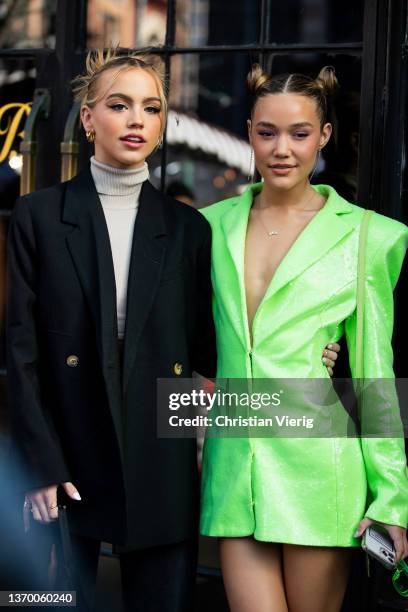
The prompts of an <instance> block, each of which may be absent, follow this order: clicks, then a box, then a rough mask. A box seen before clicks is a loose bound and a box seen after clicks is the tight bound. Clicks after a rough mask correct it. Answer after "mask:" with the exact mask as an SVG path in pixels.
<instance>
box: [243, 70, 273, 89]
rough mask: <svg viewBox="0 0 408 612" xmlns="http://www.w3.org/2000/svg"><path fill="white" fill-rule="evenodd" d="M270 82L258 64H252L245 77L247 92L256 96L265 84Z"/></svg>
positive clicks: (269, 78)
mask: <svg viewBox="0 0 408 612" xmlns="http://www.w3.org/2000/svg"><path fill="white" fill-rule="evenodd" d="M270 80H271V77H270V76H269V75H268V74H267V73H266V72H265V71H264V70H263V69H262V68H261V66H260V65H259V64H253V66H252V68H251V70H250V71H249V72H248V76H247V81H246V82H247V87H248V90H249V92H250V93H251V94H252V95H254V96H256V95H258V94H259V93H260V91H261V90H262V88H263V87H264V85H265V84H266V83H268V82H269V81H270Z"/></svg>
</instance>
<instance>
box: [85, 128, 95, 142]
mask: <svg viewBox="0 0 408 612" xmlns="http://www.w3.org/2000/svg"><path fill="white" fill-rule="evenodd" d="M85 135H86V139H87V141H88V142H95V132H94V130H88V131H87V132H86V133H85Z"/></svg>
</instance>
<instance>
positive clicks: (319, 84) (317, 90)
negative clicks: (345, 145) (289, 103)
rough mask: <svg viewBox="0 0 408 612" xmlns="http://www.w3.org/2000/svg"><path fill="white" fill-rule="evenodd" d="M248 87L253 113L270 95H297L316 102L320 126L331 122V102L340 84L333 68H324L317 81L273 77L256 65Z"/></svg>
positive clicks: (291, 76) (294, 74)
mask: <svg viewBox="0 0 408 612" xmlns="http://www.w3.org/2000/svg"><path fill="white" fill-rule="evenodd" d="M247 86H248V89H249V91H250V93H251V94H252V96H253V103H252V111H251V114H253V111H254V108H255V105H256V103H257V101H258V100H259V98H262V97H264V96H267V95H268V94H278V93H296V94H300V95H302V96H307V97H308V98H312V99H314V100H315V102H316V105H317V112H318V116H319V119H320V125H321V127H323V125H324V124H325V123H327V121H329V120H330V101H331V98H332V97H333V95H334V94H335V93H336V91H337V89H338V87H339V82H338V80H337V77H336V73H335V70H334V68H333V66H324V68H322V69H321V70H320V72H319V74H318V75H317V77H316V78H315V79H313V78H311V77H309V76H306V75H304V74H297V73H293V74H283V75H279V76H276V77H272V76H270V75H269V74H267V73H266V72H265V71H264V70H263V69H262V68H261V66H260V65H259V64H254V65H253V66H252V68H251V71H250V72H249V74H248V76H247Z"/></svg>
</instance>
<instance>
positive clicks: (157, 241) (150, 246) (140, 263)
mask: <svg viewBox="0 0 408 612" xmlns="http://www.w3.org/2000/svg"><path fill="white" fill-rule="evenodd" d="M164 204H165V202H164V198H163V196H162V194H161V193H160V192H159V191H158V190H157V189H155V188H154V187H153V185H151V183H149V182H148V181H146V182H145V183H143V186H142V190H141V193H140V199H139V210H138V213H137V217H136V222H135V228H134V232H133V241H132V253H131V258H130V266H129V278H128V288H127V308H126V329H125V345H124V357H123V391H124V393H125V391H126V387H127V385H128V382H129V376H130V373H131V370H132V365H133V362H134V359H135V356H136V348H137V342H138V339H139V337H140V334H141V332H142V330H143V326H144V325H145V322H146V319H147V316H148V314H149V311H150V308H151V306H152V303H153V299H154V296H155V293H156V291H157V287H158V284H159V281H160V275H161V271H162V268H163V262H164V257H165V252H166V246H167V237H166V235H167V228H166V224H165V218H164V209H163V206H164Z"/></svg>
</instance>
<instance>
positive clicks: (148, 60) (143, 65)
mask: <svg viewBox="0 0 408 612" xmlns="http://www.w3.org/2000/svg"><path fill="white" fill-rule="evenodd" d="M85 65H86V71H85V73H84V74H79V75H78V76H76V77H75V78H74V79H73V80H72V81H71V85H72V91H73V93H74V99H75V101H76V102H79V103H80V104H81V106H84V105H87V106H89V107H90V108H92V107H93V106H95V104H97V102H99V101H100V100H101V99H102V98H103V97H104V95H105V93H106V91H107V90H108V89H110V87H111V86H112V85H113V83H114V82H115V81H116V79H117V78H118V77H119V75H120V74H122V72H124V71H125V70H129V69H131V68H140V69H141V70H145V71H146V72H148V73H149V74H150V75H151V76H152V77H153V78H154V80H155V82H156V84H157V88H158V90H159V98H160V103H161V113H160V116H161V133H160V138H162V137H163V133H164V130H165V126H166V119H167V96H166V85H165V80H164V70H163V63H162V61H161V59H160V58H159V57H158V56H156V55H153V54H151V53H148V52H139V53H128V54H126V55H121V54H120V53H119V47H110V48H109V49H107V50H104V49H96V50H94V51H90V52H89V53H88V55H87V57H86V64H85ZM112 68H117V70H116V72H115V73H114V74H113V76H112V79H111V80H110V82H109V85H108V87H107V89H106V91H102V92H100V93H99V94H98V89H97V85H98V79H99V77H100V76H101V74H103V73H104V72H106V71H107V70H110V69H112Z"/></svg>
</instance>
